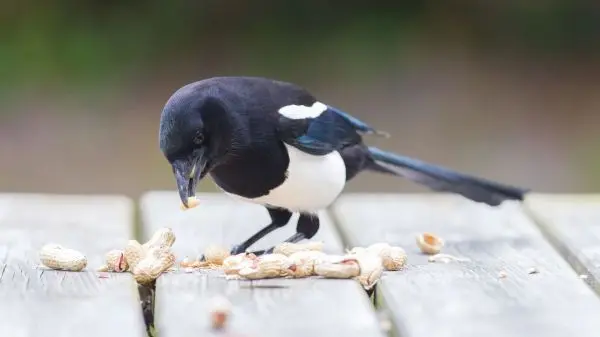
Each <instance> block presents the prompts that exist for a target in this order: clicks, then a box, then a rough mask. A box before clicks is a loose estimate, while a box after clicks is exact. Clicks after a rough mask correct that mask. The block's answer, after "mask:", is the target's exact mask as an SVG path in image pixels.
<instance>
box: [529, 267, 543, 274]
mask: <svg viewBox="0 0 600 337" xmlns="http://www.w3.org/2000/svg"><path fill="white" fill-rule="evenodd" d="M539 272H540V271H539V270H538V269H537V268H536V267H531V268H529V270H527V274H537V273H539Z"/></svg>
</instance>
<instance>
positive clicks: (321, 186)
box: [226, 144, 346, 212]
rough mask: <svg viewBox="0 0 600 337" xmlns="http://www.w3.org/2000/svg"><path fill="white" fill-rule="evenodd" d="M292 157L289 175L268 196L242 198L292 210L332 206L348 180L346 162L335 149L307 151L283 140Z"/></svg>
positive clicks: (305, 210) (307, 210)
mask: <svg viewBox="0 0 600 337" xmlns="http://www.w3.org/2000/svg"><path fill="white" fill-rule="evenodd" d="M284 145H285V147H286V149H287V151H288V154H289V158H290V164H289V166H288V176H287V179H286V180H285V181H284V182H283V184H281V185H280V186H278V187H276V188H274V189H273V190H271V192H270V193H269V194H267V195H265V196H262V197H259V198H254V199H246V198H242V197H239V196H237V195H233V194H230V193H226V194H228V195H230V196H232V197H235V198H240V199H242V200H246V201H250V202H254V203H259V204H262V205H271V206H277V207H282V208H286V209H289V210H290V211H292V212H300V211H302V212H315V211H318V210H320V209H323V208H326V207H327V206H329V205H330V204H331V203H333V201H335V199H336V198H337V197H338V196H339V195H340V193H341V192H342V190H343V189H344V186H345V184H346V166H345V165H344V160H343V159H342V156H341V155H340V154H339V153H338V152H337V151H334V152H332V153H330V154H327V155H325V156H314V155H310V154H307V153H304V152H302V151H300V150H298V149H296V148H295V147H293V146H289V145H287V144H284Z"/></svg>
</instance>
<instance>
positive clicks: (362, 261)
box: [354, 254, 383, 290]
mask: <svg viewBox="0 0 600 337" xmlns="http://www.w3.org/2000/svg"><path fill="white" fill-rule="evenodd" d="M356 260H357V262H358V265H359V267H360V274H359V275H358V276H356V277H354V279H356V280H358V281H359V282H360V284H361V285H362V286H363V288H365V289H366V290H369V289H371V288H373V287H374V286H375V284H377V282H378V281H379V278H380V277H381V274H382V273H383V262H382V259H381V257H379V256H378V255H375V254H359V255H356Z"/></svg>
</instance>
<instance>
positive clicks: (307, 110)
mask: <svg viewBox="0 0 600 337" xmlns="http://www.w3.org/2000/svg"><path fill="white" fill-rule="evenodd" d="M325 110H327V106H326V105H325V104H323V103H321V102H318V101H317V102H315V103H313V105H312V106H305V105H293V104H292V105H286V106H284V107H282V108H280V109H279V113H280V114H281V115H283V116H285V117H287V118H289V119H305V118H316V117H319V116H320V115H321V114H322V113H323V112H324V111H325Z"/></svg>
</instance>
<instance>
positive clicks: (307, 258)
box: [288, 250, 326, 278]
mask: <svg viewBox="0 0 600 337" xmlns="http://www.w3.org/2000/svg"><path fill="white" fill-rule="evenodd" d="M325 256H326V254H325V253H323V252H320V251H315V250H307V251H299V252H296V253H293V254H292V255H290V256H289V257H288V258H289V262H290V266H289V267H288V269H289V271H288V273H289V274H290V276H292V277H296V278H300V277H308V276H311V275H315V264H316V263H317V261H319V260H320V259H323V258H324V257H325Z"/></svg>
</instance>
